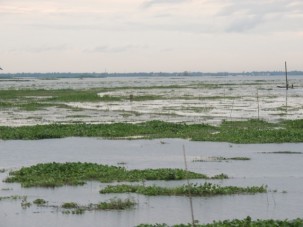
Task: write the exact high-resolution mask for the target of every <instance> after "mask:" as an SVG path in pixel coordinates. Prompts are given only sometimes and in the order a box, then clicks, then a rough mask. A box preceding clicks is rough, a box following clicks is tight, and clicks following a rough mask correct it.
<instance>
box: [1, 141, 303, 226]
mask: <svg viewBox="0 0 303 227" xmlns="http://www.w3.org/2000/svg"><path fill="white" fill-rule="evenodd" d="M183 145H185V148H186V153H187V160H188V164H189V168H190V170H192V171H195V172H200V173H205V174H208V175H215V174H220V173H225V174H228V175H229V176H230V177H231V179H229V180H224V181H221V180H213V181H211V182H213V183H217V184H220V185H236V186H253V185H256V186H260V185H268V189H269V190H270V192H269V193H267V194H256V195H233V196H216V197H197V198H194V199H193V204H194V213H195V219H197V220H199V221H200V222H201V223H207V222H212V221H213V220H222V219H232V218H244V217H246V216H248V215H250V216H251V217H252V218H254V219H256V218H262V219H265V218H266V219H267V218H275V219H285V218H288V219H292V218H297V217H303V196H302V195H303V165H302V163H303V154H270V153H268V152H275V151H293V152H303V149H302V148H303V144H302V143H298V144H253V145H236V144H229V143H210V142H191V141H187V140H180V139H165V140H119V141H117V140H102V139H96V138H66V139H52V140H38V141H0V157H1V159H0V169H6V172H4V173H0V180H1V181H0V196H10V195H27V196H28V201H30V202H32V201H33V200H35V199H37V198H43V199H45V200H47V201H49V204H50V205H54V206H56V205H59V206H60V205H61V204H62V203H63V202H70V201H73V202H78V203H80V204H83V205H87V204H89V203H98V202H101V201H107V200H109V199H110V198H113V197H115V196H117V197H119V198H127V197H132V198H133V199H134V200H135V201H136V202H137V203H138V204H137V206H136V207H135V208H134V209H132V210H127V211H92V212H89V211H87V212H85V214H83V215H71V214H70V215H66V214H62V211H61V210H58V209H56V208H43V207H40V208H39V207H36V206H34V205H33V206H31V207H30V208H27V209H22V208H21V206H20V200H17V201H11V200H2V201H0V226H1V227H2V226H3V227H6V226H14V227H19V226H20V227H21V226H22V227H35V226H37V227H41V226H45V227H48V226H52V227H53V226H73V227H78V226H79V227H80V226H81V227H82V226H88V227H90V226H135V225H137V224H140V223H164V222H165V223H168V224H177V223H188V222H190V213H189V210H190V209H189V201H188V198H186V197H182V196H179V197H167V196H159V197H147V196H141V195H136V194H131V195H126V194H121V195H111V194H108V195H101V194H99V190H100V189H101V188H102V187H105V186H106V185H107V184H103V183H99V182H88V183H87V184H86V185H84V186H79V187H71V186H66V187H60V188H55V189H45V188H21V187H20V185H19V184H7V183H4V182H2V180H3V179H5V178H6V177H7V175H8V172H9V170H14V169H18V168H20V167H22V166H30V165H34V164H37V163H42V162H53V161H55V162H75V161H80V162H96V163H101V164H110V165H118V163H119V162H125V163H126V165H125V167H126V168H128V169H145V168H184V160H183V153H182V146H183ZM266 152H267V153H266ZM212 156H222V157H238V156H242V157H243V156H245V157H249V158H251V160H250V161H223V162H192V161H193V160H194V159H195V158H207V157H212ZM191 182H193V183H195V182H196V183H204V180H194V181H191ZM184 183H185V182H184V181H174V182H165V181H152V182H147V184H151V185H152V184H157V185H162V186H175V185H181V184H184ZM273 191H277V192H273ZM285 192H286V193H285Z"/></svg>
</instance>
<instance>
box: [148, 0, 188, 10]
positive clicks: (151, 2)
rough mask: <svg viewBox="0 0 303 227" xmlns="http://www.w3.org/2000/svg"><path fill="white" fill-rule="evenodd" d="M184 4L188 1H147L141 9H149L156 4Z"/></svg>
mask: <svg viewBox="0 0 303 227" xmlns="http://www.w3.org/2000/svg"><path fill="white" fill-rule="evenodd" d="M184 2H189V0H148V1H145V2H144V3H143V4H142V7H143V8H149V7H152V6H154V5H158V4H178V3H184Z"/></svg>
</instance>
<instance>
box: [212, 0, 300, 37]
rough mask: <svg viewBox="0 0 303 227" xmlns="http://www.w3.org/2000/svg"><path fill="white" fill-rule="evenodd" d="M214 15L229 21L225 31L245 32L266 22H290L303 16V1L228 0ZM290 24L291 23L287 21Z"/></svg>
mask: <svg viewBox="0 0 303 227" xmlns="http://www.w3.org/2000/svg"><path fill="white" fill-rule="evenodd" d="M227 2H228V4H227V5H226V6H225V7H223V8H222V9H221V10H220V12H219V13H217V15H216V16H219V17H224V18H226V19H227V21H229V25H228V26H227V28H226V30H225V31H226V32H246V31H249V30H252V29H255V28H257V27H258V26H260V25H264V24H267V23H270V24H276V23H278V21H287V23H289V22H290V20H291V17H295V16H303V2H302V1H298V0H275V1H272V0H263V1H255V0H247V1H242V0H229V1H227ZM289 24H291V23H289Z"/></svg>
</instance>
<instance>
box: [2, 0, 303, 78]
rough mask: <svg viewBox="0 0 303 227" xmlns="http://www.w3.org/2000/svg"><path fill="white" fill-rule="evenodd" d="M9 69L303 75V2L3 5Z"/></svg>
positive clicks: (25, 0)
mask: <svg viewBox="0 0 303 227" xmlns="http://www.w3.org/2000/svg"><path fill="white" fill-rule="evenodd" d="M0 26H1V32H0V40H1V45H0V66H1V67H2V68H3V69H4V71H3V73H4V72H12V73H13V72H104V71H107V72H110V73H111V72H151V71H153V72H159V71H162V72H182V71H202V72H222V71H229V72H242V71H254V70H255V71H261V70H283V67H284V65H283V64H284V61H285V60H286V61H287V62H288V67H289V70H303V1H302V0H0Z"/></svg>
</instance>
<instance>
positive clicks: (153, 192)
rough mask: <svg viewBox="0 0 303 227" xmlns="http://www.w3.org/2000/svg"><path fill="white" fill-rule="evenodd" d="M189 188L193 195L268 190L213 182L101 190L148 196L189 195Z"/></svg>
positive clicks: (125, 186) (114, 187)
mask: <svg viewBox="0 0 303 227" xmlns="http://www.w3.org/2000/svg"><path fill="white" fill-rule="evenodd" d="M189 190H190V193H191V195H192V196H215V195H231V194H255V193H264V192H267V189H266V187H265V186H260V187H257V186H253V187H246V188H245V187H236V186H219V185H216V184H212V183H204V184H200V185H198V184H192V185H191V186H190V187H189V186H188V185H183V186H179V187H174V188H164V187H159V186H155V185H153V186H142V185H125V184H123V185H109V186H107V187H106V188H104V189H102V190H100V193H101V194H105V193H138V194H143V195H147V196H158V195H167V196H188V195H189Z"/></svg>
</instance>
